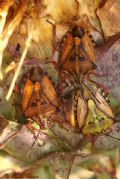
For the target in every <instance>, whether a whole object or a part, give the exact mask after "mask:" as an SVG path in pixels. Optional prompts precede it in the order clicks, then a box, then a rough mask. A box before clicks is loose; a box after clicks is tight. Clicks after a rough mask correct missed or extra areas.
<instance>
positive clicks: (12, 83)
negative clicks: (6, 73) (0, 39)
mask: <svg viewBox="0 0 120 179" xmlns="http://www.w3.org/2000/svg"><path fill="white" fill-rule="evenodd" d="M33 32H34V29H33V28H32V30H31V32H30V34H29V36H28V38H27V40H26V45H25V48H24V51H23V53H22V56H21V58H20V62H19V64H18V68H17V70H16V72H15V75H14V77H13V80H12V82H11V85H10V88H9V91H8V94H7V96H6V100H9V99H10V96H11V94H12V92H13V89H14V86H15V82H16V80H17V78H18V76H19V73H20V70H21V67H22V64H23V62H24V59H25V57H26V54H27V51H28V48H29V46H30V42H31V39H32V36H33Z"/></svg>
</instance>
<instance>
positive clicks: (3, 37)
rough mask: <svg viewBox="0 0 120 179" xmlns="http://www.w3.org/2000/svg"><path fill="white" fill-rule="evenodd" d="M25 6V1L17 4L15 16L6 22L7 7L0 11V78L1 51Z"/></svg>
mask: <svg viewBox="0 0 120 179" xmlns="http://www.w3.org/2000/svg"><path fill="white" fill-rule="evenodd" d="M11 3H12V2H11ZM10 5H11V4H10ZM10 5H9V6H10ZM26 6H27V1H25V2H24V4H19V6H18V9H17V11H16V15H15V17H13V19H11V21H10V22H9V23H8V24H7V22H6V17H7V14H8V9H9V7H8V8H7V10H6V11H3V12H0V17H1V21H0V80H2V79H3V74H2V60H3V52H4V50H5V48H6V46H7V44H8V41H9V39H10V37H11V35H12V33H13V32H14V30H15V28H16V27H17V25H19V23H20V21H21V20H22V17H23V15H24V12H25V9H26ZM4 27H5V29H4Z"/></svg>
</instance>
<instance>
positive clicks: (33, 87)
mask: <svg viewBox="0 0 120 179" xmlns="http://www.w3.org/2000/svg"><path fill="white" fill-rule="evenodd" d="M94 46H95V44H94V41H93V38H92V36H91V34H90V32H89V27H88V26H87V25H86V24H85V23H83V22H82V23H80V24H79V25H75V26H74V27H73V28H72V29H71V30H70V31H68V32H67V33H66V34H65V36H64V37H63V39H62V41H61V43H60V52H59V57H58V63H57V69H58V73H59V75H58V76H59V77H58V78H59V80H58V86H57V87H56V88H55V87H54V85H53V83H52V81H51V80H50V79H49V77H48V76H47V75H45V74H44V73H43V72H42V71H41V69H40V68H35V69H34V73H35V71H36V70H38V69H39V70H40V75H41V77H40V78H41V79H37V80H36V79H32V78H27V79H26V81H25V84H24V87H23V90H22V110H23V114H24V116H26V117H27V118H33V119H35V120H37V119H39V121H38V123H39V124H40V123H41V120H42V119H43V118H45V119H46V121H47V120H49V121H50V120H54V119H58V120H59V119H60V118H61V119H63V118H64V120H63V121H66V122H69V123H70V124H71V125H72V126H73V127H75V128H77V129H79V130H81V132H82V133H83V134H91V133H92V134H95V133H98V132H102V131H103V130H106V129H108V128H109V127H110V126H111V125H112V124H113V118H114V116H113V113H112V110H111V107H110V105H109V103H108V101H107V100H106V98H105V97H104V95H102V94H101V93H100V92H99V90H98V89H97V88H98V86H99V84H98V83H96V82H95V81H93V80H92V79H91V78H90V75H91V74H93V72H94V70H95V69H96V65H95V59H96V58H95V50H94ZM88 84H89V85H88ZM93 84H95V85H94V87H95V88H96V89H95V90H93V88H94V87H93ZM89 86H90V87H89ZM91 88H92V89H91ZM93 91H94V92H93Z"/></svg>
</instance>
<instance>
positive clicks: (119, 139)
mask: <svg viewBox="0 0 120 179" xmlns="http://www.w3.org/2000/svg"><path fill="white" fill-rule="evenodd" d="M105 135H106V136H108V137H111V138H113V139H116V140H118V141H120V138H118V137H114V136H112V135H109V134H105Z"/></svg>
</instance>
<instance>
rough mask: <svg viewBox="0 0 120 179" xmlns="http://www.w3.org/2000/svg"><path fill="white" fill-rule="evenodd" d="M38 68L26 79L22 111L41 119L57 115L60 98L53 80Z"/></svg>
mask: <svg viewBox="0 0 120 179" xmlns="http://www.w3.org/2000/svg"><path fill="white" fill-rule="evenodd" d="M38 69H39V68H35V69H32V70H33V73H32V71H30V74H31V75H32V76H31V77H30V78H28V77H27V79H26V80H25V84H24V86H23V89H22V111H23V115H24V116H25V117H27V118H31V119H39V121H40V120H42V119H43V118H46V119H47V120H48V119H51V118H53V117H54V115H57V112H58V111H59V110H58V109H59V100H58V98H57V94H56V91H55V88H54V86H53V83H52V81H51V80H50V79H49V77H48V76H47V75H45V74H44V73H43V72H42V71H41V70H40V69H39V70H38ZM28 76H30V75H28Z"/></svg>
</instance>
